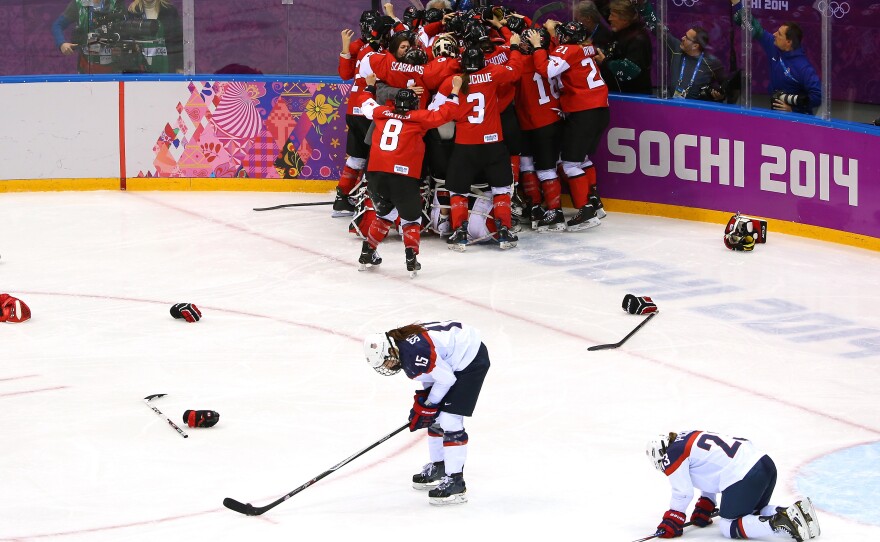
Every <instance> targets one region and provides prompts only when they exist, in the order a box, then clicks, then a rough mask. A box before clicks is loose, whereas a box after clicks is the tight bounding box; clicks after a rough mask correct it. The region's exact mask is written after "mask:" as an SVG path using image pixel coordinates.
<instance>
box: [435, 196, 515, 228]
mask: <svg viewBox="0 0 880 542" xmlns="http://www.w3.org/2000/svg"><path fill="white" fill-rule="evenodd" d="M450 196H451V197H450V198H449V220H450V222H451V223H452V229H453V230H456V229H458V227H459V226H461V223H462V222H465V221H466V220H467V219H468V198H467V196H464V195H462V194H454V193H452V192H450ZM509 203H510V202H509V200H508V205H509ZM507 212H508V213H510V209H509V208H508V210H507Z"/></svg>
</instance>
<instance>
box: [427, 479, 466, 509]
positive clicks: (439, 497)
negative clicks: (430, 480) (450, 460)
mask: <svg viewBox="0 0 880 542" xmlns="http://www.w3.org/2000/svg"><path fill="white" fill-rule="evenodd" d="M428 499H429V501H430V503H431V504H434V505H438V506H443V505H447V504H460V503H464V502H467V488H466V487H465V485H464V474H463V473H461V472H457V473H455V474H449V475H447V476H444V477H443V479H442V480H441V481H440V485H438V486H437V487H436V488H434V489H432V490H431V491H429V492H428Z"/></svg>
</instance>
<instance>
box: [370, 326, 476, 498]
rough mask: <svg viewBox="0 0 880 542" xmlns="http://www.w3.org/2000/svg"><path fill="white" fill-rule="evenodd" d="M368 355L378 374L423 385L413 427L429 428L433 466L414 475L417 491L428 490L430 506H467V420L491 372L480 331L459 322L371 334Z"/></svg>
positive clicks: (411, 416) (417, 395)
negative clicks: (400, 376)
mask: <svg viewBox="0 0 880 542" xmlns="http://www.w3.org/2000/svg"><path fill="white" fill-rule="evenodd" d="M364 353H365V354H366V356H367V362H368V363H369V364H370V366H371V367H373V368H374V369H375V370H376V372H378V373H379V374H383V375H386V376H390V375H393V374H396V373H397V372H398V371H400V370H401V369H403V372H404V373H406V376H408V377H409V378H410V379H412V380H418V381H419V382H421V383H422V385H423V389H420V390H417V391H416V393H415V396H414V397H413V406H412V409H411V410H410V413H409V421H410V424H409V429H410V431H416V430H419V429H424V428H427V429H428V453H429V456H430V459H431V462H430V463H428V464H427V465H425V466H424V467H423V468H422V471H421V472H420V473H418V474H415V475H413V487H414V488H415V489H423V490H424V489H428V490H429V491H428V497H429V502H430V503H431V504H436V505H445V504H458V503H463V502H467V488H466V487H465V483H464V475H463V470H464V463H465V459H466V458H467V443H468V434H467V432H466V431H465V429H464V417H465V416H471V415H473V413H474V407H475V406H476V404H477V398H478V397H479V395H480V389H481V388H482V386H483V379H484V378H485V377H486V373H487V372H488V371H489V352H488V350H487V349H486V345H484V344H483V342H482V340H481V339H480V334H479V332H478V331H477V330H476V329H475V328H473V327H471V326H469V325H467V324H462V323H460V322H429V323H424V324H410V325H407V326H403V327H399V328H396V329H392V330H390V331H387V332H385V333H376V334H373V335H370V336H368V337H367V338H366V339H365V340H364Z"/></svg>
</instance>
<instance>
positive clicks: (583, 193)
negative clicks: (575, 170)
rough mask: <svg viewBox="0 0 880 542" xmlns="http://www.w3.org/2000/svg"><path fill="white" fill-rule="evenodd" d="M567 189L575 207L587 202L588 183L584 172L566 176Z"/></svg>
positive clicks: (588, 194) (588, 195) (578, 207)
mask: <svg viewBox="0 0 880 542" xmlns="http://www.w3.org/2000/svg"><path fill="white" fill-rule="evenodd" d="M568 189H569V190H570V191H571V203H572V206H574V208H575V209H580V208H581V207H583V206H585V205H586V204H587V201H588V200H589V197H590V184H589V179H588V178H587V174H586V173H582V174H580V175H578V176H576V177H569V178H568Z"/></svg>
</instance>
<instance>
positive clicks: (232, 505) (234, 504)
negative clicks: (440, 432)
mask: <svg viewBox="0 0 880 542" xmlns="http://www.w3.org/2000/svg"><path fill="white" fill-rule="evenodd" d="M408 427H409V422H407V423H405V424H403V425H402V426H400V427H399V428H397V429H395V430H394V431H392V432H391V433H388V434H387V435H385V436H384V437H382V438H380V439H379V440H377V441H376V442H374V443H372V444H370V445H369V446H367V447H366V448H364V449H363V450H361V451H359V452H356V453H355V454H354V455H352V456H349V457H348V458H346V459H343V460H342V461H340V462H339V463H337V464H335V465H333V466H332V467H330V468H329V469H327V470H325V471H324V472H322V473H321V474H319V475H317V476H315V477H314V478H312V479H311V480H309V481H308V482H306V483H304V484H303V485H301V486H299V487H298V488H296V489H294V490H293V491H291V492H290V493H288V494H287V495H284V496H283V497H280V498H278V499H277V500H275V501H273V502H271V503H269V504H267V505H266V506H254V505H252V504H251V503H247V504H244V503H240V502H238V501H237V500H235V499H230V498H229V497H226V498H225V499H223V506H225V507H226V508H229V509H230V510H233V511H235V512H238V513H239V514H244V515H246V516H259V515H261V514H263V513H265V512H268V511H269V510H271V509H273V508H275V507H276V506H278V505H279V504H281V503H283V502H284V501H286V500H287V499H289V498H291V497H293V496H294V495H296V494H297V493H299V492H300V491H302V490H304V489H306V488H307V487H309V486H311V485H312V484H314V483H315V482H317V481H318V480H320V479H322V478H324V477H325V476H329V475H331V474H333V473H334V472H336V471H337V470H339V469H340V468H342V467H344V466H345V465H347V464H349V463H351V462H352V461H354V460H355V459H357V458H359V457H360V456H362V455H364V454H365V453H367V452H369V451H370V450H372V449H373V448H375V447H376V446H378V445H380V444H382V443H383V442H385V441H386V440H388V439H390V438H391V437H393V436H394V435H396V434H397V433H400V432H401V431H403V430H404V429H406V428H408Z"/></svg>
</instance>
